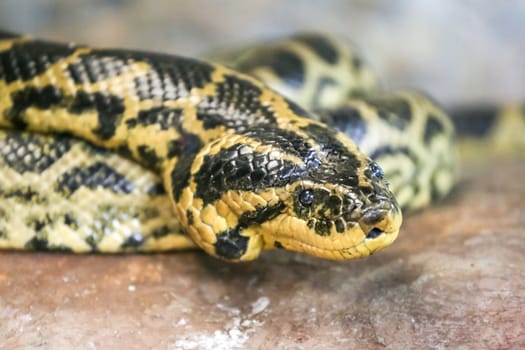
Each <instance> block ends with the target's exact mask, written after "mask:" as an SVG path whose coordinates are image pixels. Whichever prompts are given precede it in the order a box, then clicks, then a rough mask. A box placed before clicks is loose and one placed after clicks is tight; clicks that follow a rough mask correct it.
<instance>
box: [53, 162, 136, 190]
mask: <svg viewBox="0 0 525 350" xmlns="http://www.w3.org/2000/svg"><path fill="white" fill-rule="evenodd" d="M80 187H88V188H91V189H95V188H99V187H101V188H107V189H110V190H112V191H113V192H115V193H130V192H131V191H132V190H133V185H132V184H131V183H130V182H128V180H127V179H126V178H125V176H124V175H122V174H120V173H118V172H117V171H116V170H115V169H112V168H110V167H109V166H108V165H107V164H105V163H101V162H97V163H94V164H92V165H90V166H87V167H75V168H73V169H71V170H69V171H68V172H67V173H64V174H63V175H62V176H60V177H59V179H58V180H57V189H58V190H59V191H60V192H63V193H69V194H72V193H74V192H75V191H76V190H78V189H79V188H80Z"/></svg>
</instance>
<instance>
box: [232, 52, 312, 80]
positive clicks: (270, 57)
mask: <svg viewBox="0 0 525 350" xmlns="http://www.w3.org/2000/svg"><path fill="white" fill-rule="evenodd" d="M260 67H268V68H269V69H271V70H273V71H274V72H275V73H276V74H277V76H278V77H279V78H280V79H282V80H283V81H285V82H286V84H287V85H289V86H290V87H291V88H292V89H299V88H301V87H302V86H303V84H304V79H305V67H304V62H303V60H302V59H301V58H300V57H299V56H297V54H295V53H293V52H290V51H288V50H286V49H282V48H274V49H268V48H265V49H264V50H260V51H256V53H255V54H254V55H252V57H250V59H249V60H247V61H241V62H240V63H239V64H238V66H237V67H236V69H238V70H239V71H241V72H245V73H252V71H253V70H254V69H256V68H260Z"/></svg>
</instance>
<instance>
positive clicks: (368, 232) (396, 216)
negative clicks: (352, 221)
mask: <svg viewBox="0 0 525 350" xmlns="http://www.w3.org/2000/svg"><path fill="white" fill-rule="evenodd" d="M359 226H361V229H362V230H363V233H364V234H365V238H366V239H367V240H373V239H377V238H379V237H380V236H382V235H385V234H386V235H388V234H396V233H397V232H398V231H399V228H400V226H401V215H400V212H399V210H398V209H397V206H396V205H394V204H389V205H388V206H385V205H384V204H383V205H379V206H373V207H371V208H368V209H367V210H366V212H365V213H364V214H363V215H362V216H361V219H360V220H359Z"/></svg>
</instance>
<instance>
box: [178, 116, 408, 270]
mask: <svg viewBox="0 0 525 350" xmlns="http://www.w3.org/2000/svg"><path fill="white" fill-rule="evenodd" d="M292 124H293V123H292ZM175 201H176V202H177V205H176V208H177V211H178V214H179V216H180V217H181V218H182V220H181V221H182V223H183V225H184V226H185V227H186V229H187V231H188V232H189V233H190V235H191V236H192V238H193V239H194V241H195V242H196V243H197V244H198V245H199V246H200V247H201V248H203V249H204V250H206V251H207V252H208V253H210V254H212V255H215V256H218V257H221V258H224V259H227V260H233V261H238V260H251V259H254V258H256V257H257V256H258V255H259V253H260V251H261V250H263V249H270V248H275V247H279V248H281V247H282V248H285V249H289V250H293V251H299V252H304V253H308V254H312V255H315V256H319V257H322V258H328V259H349V258H354V257H362V256H367V255H369V254H371V253H373V252H375V251H376V250H379V249H381V248H383V247H385V246H387V245H389V244H390V243H392V241H393V240H394V239H395V238H396V236H397V233H398V231H399V227H400V225H401V213H400V210H399V207H398V205H397V202H396V200H395V199H394V197H393V195H392V193H391V192H390V190H389V189H388V186H387V184H386V182H385V180H384V179H383V174H382V171H381V169H380V168H379V166H378V165H377V164H376V163H374V162H373V161H371V160H370V159H369V158H368V157H366V156H365V155H363V154H362V153H361V152H360V151H359V150H358V149H357V147H356V146H355V144H354V143H353V142H352V141H351V140H350V139H348V138H347V137H346V136H344V135H343V134H341V133H338V132H337V131H335V130H333V129H330V128H327V127H325V126H323V125H321V124H317V123H315V122H311V121H309V122H302V124H301V125H294V126H293V127H292V126H291V127H290V129H289V130H287V129H286V128H283V127H280V128H274V129H270V128H269V127H267V128H261V129H251V130H250V131H247V132H245V133H243V134H231V135H228V136H226V137H223V138H220V139H217V140H215V141H213V142H212V143H211V144H210V145H209V146H207V147H205V148H204V149H203V150H202V151H201V152H200V153H199V154H198V155H197V156H196V157H195V160H194V161H193V164H192V165H191V177H190V180H189V185H188V186H187V187H186V188H185V189H184V190H183V192H182V194H181V197H180V198H178V199H177V198H175Z"/></svg>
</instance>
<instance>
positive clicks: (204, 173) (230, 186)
mask: <svg viewBox="0 0 525 350" xmlns="http://www.w3.org/2000/svg"><path fill="white" fill-rule="evenodd" d="M255 169H257V171H261V172H264V173H265V174H264V175H263V174H259V175H257V176H256V177H255V178H254V177H252V176H251V174H252V173H253V172H254V170H255ZM305 174H306V173H305V170H304V169H302V168H299V167H298V166H297V165H296V164H294V163H292V162H290V161H286V160H282V159H279V160H277V159H276V160H273V159H270V155H269V154H262V153H257V152H255V151H253V150H252V149H251V148H249V147H248V146H246V145H243V144H236V145H233V146H231V147H229V148H227V149H223V150H221V151H220V152H218V153H217V154H214V155H212V156H205V157H204V161H203V164H202V166H201V168H200V169H199V171H198V172H197V174H195V182H196V184H197V190H196V194H195V195H196V196H197V197H199V198H202V200H203V201H204V204H208V203H213V202H214V201H215V200H217V199H219V198H220V197H221V195H222V194H223V193H225V192H227V191H228V190H235V191H258V190H261V189H265V188H270V187H281V186H284V185H285V184H288V183H292V182H294V181H297V180H299V179H300V178H303V177H304V176H305ZM255 180H257V181H255Z"/></svg>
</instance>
